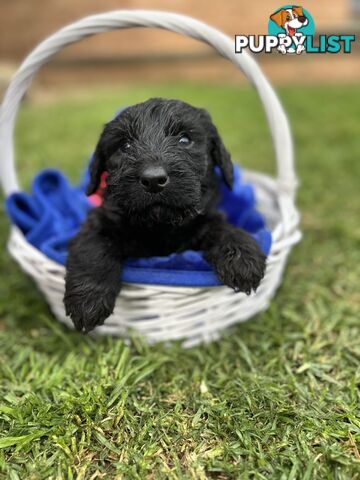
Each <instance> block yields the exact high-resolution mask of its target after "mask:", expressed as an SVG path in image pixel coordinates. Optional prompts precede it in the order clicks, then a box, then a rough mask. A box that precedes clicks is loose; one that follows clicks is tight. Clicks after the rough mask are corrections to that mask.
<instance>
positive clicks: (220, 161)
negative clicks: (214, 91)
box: [210, 124, 234, 190]
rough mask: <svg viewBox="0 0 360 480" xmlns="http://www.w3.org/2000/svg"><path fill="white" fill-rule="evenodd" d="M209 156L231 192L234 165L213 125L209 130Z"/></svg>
mask: <svg viewBox="0 0 360 480" xmlns="http://www.w3.org/2000/svg"><path fill="white" fill-rule="evenodd" d="M210 142H211V143H210V154H211V157H212V159H213V161H214V163H215V164H216V165H218V166H219V167H220V170H221V173H222V176H223V179H224V181H225V183H226V185H227V186H228V187H229V188H230V190H232V186H233V180H234V165H233V163H232V161H231V157H230V154H229V152H228V151H227V150H226V148H225V146H224V144H223V142H222V140H221V137H220V135H219V132H218V131H217V128H216V127H215V125H214V124H211V128H210Z"/></svg>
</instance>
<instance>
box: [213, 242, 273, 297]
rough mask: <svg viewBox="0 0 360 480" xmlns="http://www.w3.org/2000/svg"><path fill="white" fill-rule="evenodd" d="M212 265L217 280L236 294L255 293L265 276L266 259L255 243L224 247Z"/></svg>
mask: <svg viewBox="0 0 360 480" xmlns="http://www.w3.org/2000/svg"><path fill="white" fill-rule="evenodd" d="M212 264H213V266H214V269H215V271H216V273H217V275H218V277H219V279H220V280H221V281H222V282H223V283H224V284H225V285H227V286H228V287H231V288H233V289H234V290H235V291H236V292H244V293H246V294H247V295H250V293H251V291H252V290H253V291H254V292H256V290H257V288H258V286H259V284H260V282H261V280H262V278H263V277H264V274H265V268H266V257H265V255H264V254H263V253H262V252H261V251H260V248H259V247H258V245H257V244H256V243H255V241H254V244H249V245H247V246H246V247H243V248H239V247H238V246H237V245H226V246H222V247H220V248H219V249H218V251H217V255H216V257H215V258H214V257H213V258H212Z"/></svg>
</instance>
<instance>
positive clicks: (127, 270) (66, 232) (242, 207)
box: [6, 166, 272, 287]
mask: <svg viewBox="0 0 360 480" xmlns="http://www.w3.org/2000/svg"><path fill="white" fill-rule="evenodd" d="M217 174H218V176H219V181H220V182H221V200H220V202H219V205H218V209H219V210H220V211H222V212H223V213H224V214H225V216H226V219H227V221H228V222H229V223H231V224H233V225H235V226H237V227H240V228H243V229H244V230H246V231H248V232H249V233H250V234H251V235H252V236H253V238H254V239H255V240H256V241H257V242H258V244H259V246H260V248H261V250H262V251H263V252H264V254H265V255H268V254H269V251H270V248H271V240H272V239H271V233H270V232H269V230H267V229H266V226H265V221H264V218H263V216H262V215H261V214H260V212H258V211H257V210H256V199H255V193H254V189H253V187H252V185H250V184H247V183H244V182H243V181H242V178H241V170H240V168H239V167H238V166H235V168H234V184H233V189H232V190H229V189H228V188H227V186H226V185H225V184H224V183H223V182H222V180H221V176H220V172H219V171H218V170H217ZM88 178H89V177H88V169H86V172H85V175H84V177H83V179H82V181H81V183H80V185H79V186H77V187H73V186H71V185H70V183H69V182H68V180H67V179H66V177H65V176H64V175H63V174H62V173H61V172H59V171H58V170H54V169H46V170H43V171H42V172H40V173H39V174H38V175H37V176H36V177H35V178H34V180H33V183H32V189H31V193H25V192H17V193H13V194H12V195H10V196H9V197H8V198H7V199H6V211H7V213H8V215H9V217H10V219H11V221H12V222H13V223H14V224H15V225H16V226H17V227H18V228H19V229H20V230H21V231H22V233H23V234H24V236H25V237H26V239H27V241H28V242H29V243H30V244H32V245H33V246H34V247H36V248H37V249H39V250H40V251H41V252H42V253H44V254H45V255H46V256H47V257H49V258H50V259H52V260H54V261H55V262H57V263H60V264H62V265H65V262H66V256H67V252H68V245H69V241H70V240H71V239H72V238H73V237H74V235H76V233H77V232H78V231H79V228H80V225H81V224H82V222H83V221H84V220H85V218H86V216H87V214H88V212H89V210H90V209H91V208H94V207H93V206H92V204H91V203H90V202H89V200H88V198H87V196H86V194H85V189H86V185H87V183H88ZM122 279H123V281H124V282H128V283H145V284H158V285H173V286H194V287H196V286H199V287H200V286H204V287H205V286H206V287H210V286H217V285H221V282H220V281H219V279H218V278H217V276H216V275H215V273H214V272H213V270H212V268H211V267H210V265H209V264H208V263H207V262H206V260H205V259H204V257H203V254H202V252H198V251H193V250H187V251H185V252H182V253H173V254H171V255H168V256H166V257H150V258H129V259H128V260H127V261H126V262H125V264H124V269H123V273H122Z"/></svg>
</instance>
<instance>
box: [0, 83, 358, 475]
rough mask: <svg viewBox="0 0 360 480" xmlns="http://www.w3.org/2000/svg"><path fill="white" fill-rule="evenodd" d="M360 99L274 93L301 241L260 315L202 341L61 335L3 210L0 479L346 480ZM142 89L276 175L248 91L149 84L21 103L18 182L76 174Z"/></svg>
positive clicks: (314, 91) (353, 361)
mask: <svg viewBox="0 0 360 480" xmlns="http://www.w3.org/2000/svg"><path fill="white" fill-rule="evenodd" d="M359 94H360V90H359V88H356V87H347V86H342V87H316V88H315V87H288V88H282V89H281V90H280V96H281V99H282V100H283V102H284V104H285V106H286V108H287V110H288V112H289V115H290V119H291V121H292V124H293V129H294V135H295V141H296V151H297V165H298V171H299V175H300V178H301V188H300V191H299V205H300V208H301V211H302V229H303V231H304V239H303V241H302V243H301V244H300V245H299V246H297V247H296V248H295V250H294V252H293V254H292V255H291V257H290V261H289V264H288V268H287V270H286V274H285V278H284V282H283V286H282V287H281V289H280V290H279V292H278V294H277V296H276V297H275V299H274V300H273V302H272V305H271V307H270V308H269V310H267V311H266V312H265V313H263V314H261V315H259V316H257V317H256V318H254V319H253V320H252V321H250V322H248V323H246V324H242V325H239V326H237V327H235V328H233V329H231V330H230V333H231V335H228V334H227V335H224V336H223V338H222V340H221V341H219V342H217V343H213V344H211V345H208V346H199V347H196V348H192V349H189V350H182V349H181V348H180V346H179V345H178V344H173V345H172V346H171V347H170V348H166V347H165V346H162V345H157V346H154V347H149V346H147V345H146V344H144V342H142V341H141V340H140V339H137V338H134V339H133V341H132V343H131V345H130V346H125V345H124V343H123V341H122V340H121V339H113V338H100V339H96V340H94V339H92V338H89V337H87V336H82V335H80V334H77V333H73V332H70V331H68V330H67V329H66V328H64V327H63V326H61V325H60V324H58V323H57V322H56V321H55V320H54V319H53V317H52V316H51V314H50V312H49V310H48V308H47V306H46V304H45V303H44V300H43V298H42V297H41V295H40V294H39V293H38V292H37V290H36V288H35V287H34V285H33V283H32V281H31V280H30V279H28V278H27V277H26V276H25V275H24V274H23V273H22V272H21V271H20V269H19V268H18V266H17V265H16V264H15V263H14V262H13V261H12V260H11V259H10V258H9V256H8V254H7V252H6V251H5V243H6V239H7V234H8V227H9V225H8V221H7V219H6V218H5V215H4V214H2V215H1V217H0V242H1V252H2V253H1V254H0V262H1V283H0V399H1V402H0V472H1V473H0V478H4V479H10V480H18V479H19V480H24V479H63V478H64V479H77V480H81V479H98V478H99V479H100V478H105V479H109V478H110V479H112V478H118V479H120V478H126V479H127V478H129V479H139V480H142V479H145V478H150V479H208V478H216V479H219V480H225V479H233V478H241V479H247V478H251V479H253V478H254V479H269V478H270V479H281V480H285V479H289V480H290V479H293V480H294V479H334V478H335V479H358V478H360V474H359V472H360V455H359V451H358V449H357V446H356V445H357V441H359V439H360V434H359V427H360V422H359V415H358V414H359V390H358V386H359V359H360V349H359V338H360V335H359V333H360V332H359V317H360V295H359V278H360V248H359V240H360V230H359V211H360V210H359V208H360V204H359V178H360V158H359V152H360V121H359V104H358V98H359ZM157 95H163V96H167V97H177V98H182V99H185V100H187V101H190V102H191V103H193V104H195V105H201V106H205V107H207V108H208V109H209V110H210V112H211V114H212V115H213V118H214V120H215V123H217V124H218V126H219V129H220V131H221V133H222V135H223V138H224V140H225V144H226V145H227V146H228V148H229V150H230V151H231V152H232V154H233V157H234V159H236V160H237V161H239V162H240V163H241V164H242V165H245V166H247V167H252V168H254V169H259V170H264V171H268V172H273V171H274V166H273V155H272V150H271V143H270V137H269V133H268V130H267V127H266V123H265V119H264V115H263V112H262V108H261V106H260V104H259V101H258V99H257V96H256V95H255V93H254V92H253V91H252V90H250V88H247V87H241V88H240V87H224V88H219V87H209V86H204V85H198V86H196V85H159V86H156V87H151V88H145V87H144V88H141V87H136V88H130V87H129V88H119V89H118V90H115V89H113V91H110V90H109V91H106V90H102V91H99V92H96V93H95V92H89V93H88V94H86V93H85V94H83V95H81V96H72V97H69V98H66V99H61V100H60V99H59V100H56V99H55V100H54V101H51V102H47V103H46V104H45V103H43V104H41V103H39V104H36V103H34V104H30V103H29V104H28V105H25V106H24V108H23V110H22V112H21V116H20V120H19V125H18V134H17V139H18V142H17V143H18V153H19V170H20V176H21V178H22V179H23V181H24V184H25V185H26V186H28V185H29V183H30V180H31V178H32V176H33V174H34V173H35V172H36V171H37V170H38V169H41V168H43V167H46V166H54V167H61V168H63V169H64V170H65V171H66V173H67V174H69V175H70V177H71V178H72V179H73V180H75V179H76V178H78V176H79V174H80V171H81V169H82V166H83V165H84V161H85V159H86V157H87V155H88V154H89V152H90V151H91V149H92V147H93V146H94V143H95V142H96V139H97V136H98V134H99V131H100V127H101V125H102V123H104V122H105V121H106V120H107V119H109V118H111V116H112V115H113V113H114V111H115V110H116V109H117V108H118V107H119V106H122V105H125V104H131V103H135V102H137V101H139V100H143V99H146V98H148V97H149V96H157ZM1 209H2V210H3V207H1Z"/></svg>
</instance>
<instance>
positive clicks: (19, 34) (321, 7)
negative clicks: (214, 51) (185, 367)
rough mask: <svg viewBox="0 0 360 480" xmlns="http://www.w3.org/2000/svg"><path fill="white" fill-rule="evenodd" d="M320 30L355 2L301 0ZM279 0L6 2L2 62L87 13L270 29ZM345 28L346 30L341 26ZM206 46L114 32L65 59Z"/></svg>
mask: <svg viewBox="0 0 360 480" xmlns="http://www.w3.org/2000/svg"><path fill="white" fill-rule="evenodd" d="M300 4H301V5H302V6H304V7H305V8H307V9H308V10H309V11H310V12H311V13H312V15H313V17H314V19H315V23H316V25H317V28H318V29H320V30H321V29H326V30H327V29H330V30H331V29H332V28H334V30H335V31H339V27H341V26H342V25H344V24H345V23H346V22H347V21H348V19H349V18H350V14H349V10H350V0H336V1H332V2H330V1H329V0H317V1H316V2H314V1H308V0H304V1H303V2H300ZM279 6H281V1H280V2H279V0H276V1H274V0H222V1H221V0H197V1H194V0H193V1H191V0H171V1H165V0H151V1H148V0H102V1H101V2H100V1H99V0H96V1H95V0H0V60H2V61H4V60H5V61H7V60H19V59H21V58H23V56H24V55H25V54H26V53H27V52H28V51H29V50H30V49H31V48H32V47H33V46H34V45H36V44H37V43H38V42H39V41H41V39H43V38H45V37H46V36H47V35H49V34H50V33H52V32H53V31H55V30H56V29H58V28H59V27H61V26H63V25H65V24H67V23H69V22H72V21H74V20H75V19H77V18H80V17H82V16H84V15H89V14H92V13H96V12H100V11H106V10H113V9H121V8H157V9H161V10H172V11H175V12H180V13H184V14H188V15H192V16H194V17H196V18H199V19H201V20H203V21H205V22H208V23H210V24H212V25H214V26H216V27H218V28H220V29H222V30H223V31H225V32H226V33H228V34H230V35H234V34H236V33H244V34H249V33H254V34H260V33H267V32H266V29H267V22H268V17H269V15H270V14H271V13H272V12H273V11H274V10H275V9H276V8H279ZM340 29H341V28H340ZM204 48H206V47H204V46H202V45H201V44H199V43H198V42H195V41H192V40H189V39H184V38H182V37H180V36H178V35H176V34H173V33H169V32H162V31H157V30H146V29H137V30H136V31H135V30H127V31H125V32H112V33H106V34H102V35H97V36H96V37H93V38H91V39H86V40H84V41H83V42H81V43H80V44H76V45H74V46H71V47H68V48H67V49H66V50H65V51H64V52H63V53H61V54H60V56H59V58H60V59H79V58H82V59H86V58H117V57H119V56H121V57H124V56H131V55H135V56H137V55H142V54H144V51H145V52H146V54H148V55H149V56H152V55H162V54H165V55H168V54H172V53H177V54H182V53H185V54H186V53H190V52H191V53H193V52H195V53H196V52H201V51H203V50H204Z"/></svg>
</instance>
